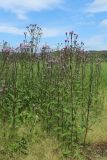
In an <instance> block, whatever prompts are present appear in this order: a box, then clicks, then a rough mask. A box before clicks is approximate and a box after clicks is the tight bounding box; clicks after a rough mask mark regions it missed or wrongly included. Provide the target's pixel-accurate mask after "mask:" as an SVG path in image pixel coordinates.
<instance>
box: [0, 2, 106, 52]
mask: <svg viewBox="0 0 107 160" xmlns="http://www.w3.org/2000/svg"><path fill="white" fill-rule="evenodd" d="M33 23H34V24H35V23H36V24H38V25H39V26H40V27H42V29H43V36H42V40H41V43H42V44H43V43H45V42H47V43H48V44H50V45H51V46H56V45H57V43H61V42H62V43H63V42H64V39H65V32H66V31H68V32H69V31H72V30H73V31H74V32H76V33H78V34H79V40H80V41H84V43H85V49H97V50H102V49H107V0H7V1H3V0H0V42H1V41H2V40H6V41H8V42H9V43H10V44H11V45H13V46H17V45H18V44H19V43H20V42H22V41H23V39H24V36H23V32H24V31H26V26H27V25H29V24H33Z"/></svg>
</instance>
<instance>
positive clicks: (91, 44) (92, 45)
mask: <svg viewBox="0 0 107 160" xmlns="http://www.w3.org/2000/svg"><path fill="white" fill-rule="evenodd" d="M106 36H107V35H106V34H104V35H103V34H102V35H95V36H92V37H89V38H87V39H84V42H85V46H86V49H88V50H104V49H107V45H106V44H105V38H106Z"/></svg>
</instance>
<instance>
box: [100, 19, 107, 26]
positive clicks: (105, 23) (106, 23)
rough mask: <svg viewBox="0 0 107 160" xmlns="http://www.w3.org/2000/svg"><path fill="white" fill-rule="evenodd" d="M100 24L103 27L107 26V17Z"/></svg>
mask: <svg viewBox="0 0 107 160" xmlns="http://www.w3.org/2000/svg"><path fill="white" fill-rule="evenodd" d="M100 24H101V26H103V27H107V19H104V20H103V21H102V22H101V23H100Z"/></svg>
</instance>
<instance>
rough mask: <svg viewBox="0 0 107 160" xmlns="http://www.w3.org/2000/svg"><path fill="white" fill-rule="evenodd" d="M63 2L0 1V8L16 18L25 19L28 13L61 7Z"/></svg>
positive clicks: (44, 0)
mask: <svg viewBox="0 0 107 160" xmlns="http://www.w3.org/2000/svg"><path fill="white" fill-rule="evenodd" d="M62 2H63V0H6V1H3V0H0V8H2V9H4V10H5V11H11V12H12V13H15V14H16V15H17V17H18V18H21V19H25V18H26V13H27V12H29V11H40V10H44V9H50V8H54V7H57V6H59V5H61V4H62Z"/></svg>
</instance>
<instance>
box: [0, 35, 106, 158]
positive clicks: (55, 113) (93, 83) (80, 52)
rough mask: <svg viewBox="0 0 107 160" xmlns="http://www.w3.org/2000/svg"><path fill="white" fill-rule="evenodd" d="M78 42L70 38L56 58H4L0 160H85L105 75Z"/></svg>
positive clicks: (0, 75)
mask: <svg viewBox="0 0 107 160" xmlns="http://www.w3.org/2000/svg"><path fill="white" fill-rule="evenodd" d="M77 41H78V35H77V34H74V33H73V32H70V33H66V40H65V47H64V49H61V50H58V51H56V52H51V53H49V52H48V53H47V52H46V50H42V51H41V53H40V54H36V55H32V54H28V53H17V54H16V53H13V54H8V53H1V54H0V160H13V159H14V160H15V159H16V160H23V159H25V160H34V159H35V160H48V159H49V160H60V159H66V160H68V159H69V160H82V159H87V156H86V154H85V153H84V151H83V150H84V148H86V147H87V143H88V141H89V137H90V136H89V134H90V129H92V128H93V126H95V124H96V122H99V121H100V120H101V115H102V111H103V89H102V88H104V87H105V86H104V85H103V84H102V81H103V80H104V79H103V78H102V75H103V74H104V75H103V76H106V75H105V73H104V72H103V71H102V65H101V57H100V56H99V55H93V54H90V53H87V52H85V51H84V49H83V46H84V44H83V43H82V42H81V44H80V45H79V44H78V42H77ZM103 63H104V62H103ZM105 83H106V78H105ZM93 130H94V129H93ZM90 135H91V134H90Z"/></svg>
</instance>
